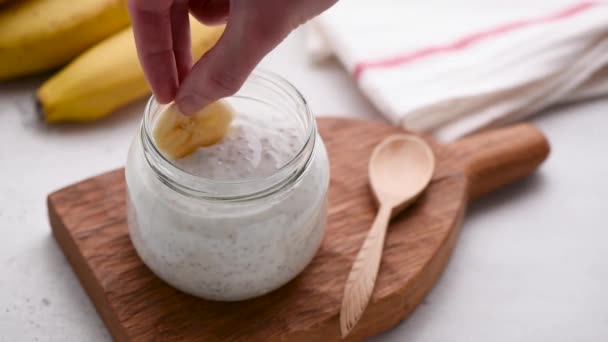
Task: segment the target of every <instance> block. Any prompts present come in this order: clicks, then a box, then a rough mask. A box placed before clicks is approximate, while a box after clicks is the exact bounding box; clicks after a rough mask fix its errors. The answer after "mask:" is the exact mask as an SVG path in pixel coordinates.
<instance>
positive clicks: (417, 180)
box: [369, 134, 435, 215]
mask: <svg viewBox="0 0 608 342" xmlns="http://www.w3.org/2000/svg"><path fill="white" fill-rule="evenodd" d="M434 170H435V156H434V154H433V150H432V149H431V148H430V146H429V145H428V144H427V143H426V142H425V141H424V140H422V139H421V138H419V137H417V136H414V135H408V134H400V135H393V136H390V137H388V138H386V139H384V140H383V141H382V142H381V143H380V144H379V145H378V146H376V148H375V149H374V152H373V153H372V156H371V158H370V161H369V179H370V184H371V187H372V191H373V193H374V196H375V197H376V200H377V201H378V203H379V205H380V206H382V205H387V206H389V207H391V208H392V209H393V210H392V211H393V215H396V214H398V213H399V212H400V211H402V210H403V209H405V208H406V207H407V205H408V204H410V203H411V202H413V201H414V200H415V199H416V198H417V197H418V196H419V195H420V194H421V193H422V191H423V190H424V189H425V188H426V187H427V186H428V185H429V182H430V181H431V178H432V176H433V171H434Z"/></svg>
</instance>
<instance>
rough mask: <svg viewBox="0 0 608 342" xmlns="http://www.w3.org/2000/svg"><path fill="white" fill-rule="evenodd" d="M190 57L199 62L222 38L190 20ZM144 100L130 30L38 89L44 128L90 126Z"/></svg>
mask: <svg viewBox="0 0 608 342" xmlns="http://www.w3.org/2000/svg"><path fill="white" fill-rule="evenodd" d="M190 22H191V24H190V30H191V35H192V54H193V56H194V57H195V58H199V57H200V56H202V55H203V54H204V53H205V52H206V51H208V50H209V49H210V48H211V47H212V46H213V45H215V43H216V42H217V40H218V39H219V37H220V36H221V35H222V33H223V30H224V27H223V26H212V27H211V26H205V25H203V24H200V23H199V22H197V21H196V20H195V19H192V18H191V20H190ZM149 94H150V90H149V87H148V85H147V83H146V80H145V77H144V74H143V71H142V69H141V66H140V64H139V60H138V58H137V51H136V48H135V41H134V38H133V32H132V29H131V28H128V29H125V30H124V31H122V32H119V33H117V34H116V35H114V36H112V37H110V38H107V39H106V40H104V41H102V42H101V43H99V44H97V45H95V46H94V47H92V48H91V49H89V50H87V51H86V52H85V53H83V54H82V55H81V56H79V57H78V58H76V59H75V60H74V61H73V62H72V63H70V64H69V65H67V66H66V67H65V68H64V69H63V70H61V71H60V72H59V73H58V74H56V75H55V76H53V77H52V78H51V79H49V80H48V81H47V82H45V83H44V84H43V85H42V86H41V87H40V88H39V89H38V102H39V104H40V107H41V109H42V114H43V116H44V118H45V119H46V121H47V122H66V121H77V122H82V121H92V120H96V119H99V118H102V117H105V116H107V115H108V114H110V113H112V112H113V111H115V110H116V109H118V108H120V107H122V106H124V105H126V104H128V103H130V102H132V101H134V100H137V99H140V98H142V97H145V96H147V95H149Z"/></svg>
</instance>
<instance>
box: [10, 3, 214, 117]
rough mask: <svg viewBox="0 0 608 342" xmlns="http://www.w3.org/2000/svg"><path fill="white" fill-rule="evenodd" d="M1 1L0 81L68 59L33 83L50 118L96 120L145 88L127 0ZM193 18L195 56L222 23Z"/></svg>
mask: <svg viewBox="0 0 608 342" xmlns="http://www.w3.org/2000/svg"><path fill="white" fill-rule="evenodd" d="M4 1H8V3H7V4H5V5H1V6H0V81H2V80H8V79H12V78H16V77H21V76H25V75H30V74H34V73H38V72H42V71H48V70H52V69H55V68H57V67H60V66H64V65H65V66H64V67H63V69H61V70H59V72H57V73H56V74H55V75H53V76H52V77H51V78H50V79H49V80H47V81H46V82H44V83H43V84H42V86H41V87H40V88H39V89H38V91H37V99H38V103H39V108H40V109H41V112H42V115H43V117H44V118H45V120H46V121H47V122H66V121H78V122H82V121H92V120H96V119H99V118H102V117H104V116H107V115H108V114H110V113H112V112H113V111H114V110H116V109H117V108H119V107H122V106H124V105H126V104H128V103H130V102H132V101H134V100H137V99H140V98H142V97H145V96H147V95H149V94H150V89H149V87H148V85H147V83H146V80H145V78H144V74H143V71H142V69H141V67H140V65H139V60H138V58H137V51H136V49H135V42H134V39H133V32H132V29H131V27H130V22H129V16H128V12H127V8H126V1H127V0H78V1H67V0H12V1H11V0H4ZM2 2H3V0H0V4H1V3H2ZM190 22H191V24H190V30H191V35H192V53H193V56H194V57H195V58H198V57H200V56H202V55H203V53H205V52H206V51H207V50H209V49H210V48H211V47H212V46H213V45H214V44H215V42H216V41H217V40H218V39H219V37H220V36H221V34H222V33H223V29H224V28H223V26H214V27H209V26H205V25H202V24H200V23H198V22H197V21H196V20H195V19H193V18H191V20H190ZM66 63H67V65H66Z"/></svg>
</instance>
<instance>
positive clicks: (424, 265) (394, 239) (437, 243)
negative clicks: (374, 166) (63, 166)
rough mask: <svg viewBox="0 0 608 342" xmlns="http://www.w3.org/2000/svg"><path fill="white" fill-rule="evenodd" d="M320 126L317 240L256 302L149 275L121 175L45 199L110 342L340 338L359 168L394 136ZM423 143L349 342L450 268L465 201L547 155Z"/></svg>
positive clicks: (355, 230)
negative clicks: (429, 154)
mask: <svg viewBox="0 0 608 342" xmlns="http://www.w3.org/2000/svg"><path fill="white" fill-rule="evenodd" d="M318 125H319V129H320V132H321V135H322V136H323V138H324V140H325V143H326V145H327V148H328V151H329V154H330V159H331V181H330V194H329V196H330V197H329V201H330V209H329V213H328V215H329V216H328V227H327V232H326V236H325V239H324V241H323V244H322V246H321V248H320V250H319V252H318V253H317V255H316V257H315V259H314V260H313V261H312V263H311V264H310V265H309V267H308V268H306V270H305V271H304V272H303V273H302V274H301V275H300V276H298V277H297V278H296V279H294V280H293V281H291V282H290V283H288V284H287V285H285V286H284V287H282V288H281V289H279V290H277V291H274V292H272V293H270V294H268V295H265V296H263V297H260V298H257V299H253V300H249V301H244V302H237V303H219V302H210V301H205V300H201V299H197V298H195V297H192V296H189V295H186V294H184V293H181V292H179V291H178V290H175V289H173V288H171V287H170V286H168V285H166V284H165V283H163V282H162V281H161V280H160V279H158V278H157V277H155V276H154V275H153V274H152V272H151V271H149V270H148V269H147V268H146V266H144V264H143V263H142V262H141V261H140V259H139V258H138V256H137V255H136V253H135V251H134V249H133V247H132V245H131V242H130V240H129V237H128V233H127V224H126V213H125V183H124V173H123V170H117V171H113V172H109V173H106V174H103V175H100V176H98V177H95V178H91V179H88V180H85V181H83V182H81V183H78V184H75V185H72V186H69V187H67V188H64V189H62V190H59V191H57V192H55V193H53V194H51V195H49V198H48V207H49V218H50V222H51V225H52V228H53V233H54V235H55V237H56V239H57V241H58V242H59V245H60V246H61V248H62V249H63V251H64V253H65V254H66V256H67V258H68V260H69V261H70V263H71V264H72V266H73V268H74V270H75V272H76V274H77V275H78V277H79V278H80V280H81V282H82V284H83V286H84V288H85V289H86V291H87V293H88V294H89V296H90V297H91V298H92V300H93V302H94V303H95V305H96V307H97V310H98V312H99V314H100V315H101V317H102V318H103V320H104V322H105V323H106V325H107V327H108V329H109V330H110V332H111V334H112V336H113V337H114V338H115V339H116V340H117V341H146V342H148V341H296V342H298V341H305V342H310V341H337V340H340V328H339V323H338V316H339V311H340V305H341V300H342V294H343V290H344V284H345V281H346V277H347V275H348V273H349V271H350V269H351V266H352V262H353V260H354V258H355V255H356V254H357V252H358V250H359V247H360V246H361V243H362V242H363V240H364V238H365V236H366V234H367V232H368V229H369V227H370V226H371V224H372V221H373V219H374V216H375V213H376V210H377V209H376V207H375V203H374V201H373V199H372V198H373V197H372V195H371V193H370V190H369V187H368V180H367V161H368V158H369V156H370V154H371V151H372V149H373V148H374V146H375V145H376V144H378V143H379V142H380V141H381V140H382V139H383V138H384V137H386V136H387V135H389V134H393V133H398V132H401V131H400V130H399V129H397V128H395V127H390V126H388V125H385V124H382V123H374V122H368V121H359V120H347V119H331V118H323V119H319V120H318ZM429 142H430V143H431V145H432V147H433V150H434V152H435V155H436V157H437V169H436V172H435V175H434V177H433V180H432V182H431V185H430V186H429V188H428V189H427V190H426V192H425V193H423V194H422V196H421V197H420V198H419V200H418V201H417V202H416V203H415V204H414V205H413V206H412V207H411V208H409V209H408V210H407V211H406V212H405V213H404V214H403V215H400V216H398V217H396V218H395V219H394V220H393V221H392V224H391V227H390V228H389V230H388V232H387V236H386V243H385V249H384V255H383V259H382V263H381V265H380V271H379V273H378V278H377V283H376V287H375V289H374V293H373V297H372V300H371V302H370V304H369V306H368V308H367V310H366V311H365V313H364V315H363V317H362V318H361V320H360V322H359V324H358V325H357V326H356V327H355V329H354V331H353V332H352V334H351V335H349V336H348V338H347V340H348V341H360V340H362V339H364V338H366V337H369V336H372V335H375V334H378V333H380V332H382V331H384V330H386V329H388V328H390V327H392V326H394V325H395V324H397V323H399V322H400V321H401V320H402V319H404V318H405V317H406V316H407V315H408V314H409V313H411V312H412V311H413V310H414V308H415V307H416V305H417V304H418V303H420V301H421V300H422V299H423V297H424V296H425V295H426V294H427V293H428V292H429V291H430V289H431V288H432V286H433V284H434V283H435V282H436V280H437V279H438V277H439V276H440V274H441V272H442V270H443V269H444V267H445V265H446V263H447V262H448V259H449V255H450V253H451V251H452V248H453V247H454V244H455V241H456V236H457V233H458V230H459V226H460V222H461V220H462V217H463V214H464V211H465V208H466V205H467V202H468V200H469V199H470V198H474V197H477V196H480V195H482V194H484V193H488V192H491V191H493V190H495V189H496V188H498V187H499V186H502V185H505V184H508V183H510V182H512V181H515V180H517V179H519V178H521V177H523V176H525V175H527V174H529V173H530V172H532V171H533V170H534V169H535V168H536V167H537V166H538V165H539V164H540V163H541V162H542V161H543V160H544V159H545V158H546V157H547V155H548V152H549V147H548V143H547V141H546V139H545V138H544V137H543V135H542V134H541V133H540V132H539V131H537V130H536V129H535V128H533V127H532V126H529V125H518V126H512V127H508V128H505V129H500V130H496V131H491V132H488V133H485V134H483V135H480V136H472V137H469V138H466V139H465V140H463V141H461V142H458V143H456V144H454V145H450V146H442V145H439V144H437V143H435V142H433V141H431V140H429ZM404 251H406V252H404Z"/></svg>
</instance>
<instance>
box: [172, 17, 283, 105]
mask: <svg viewBox="0 0 608 342" xmlns="http://www.w3.org/2000/svg"><path fill="white" fill-rule="evenodd" d="M252 11H253V9H250V8H245V7H243V8H239V9H236V8H235V9H231V12H230V14H229V18H228V24H227V26H226V30H225V32H224V34H223V35H222V37H221V38H220V40H219V41H218V42H217V44H216V45H215V46H214V47H213V48H212V49H211V50H210V51H208V52H207V53H206V54H205V55H204V56H203V57H202V58H201V59H200V60H199V61H198V62H197V63H196V64H195V65H194V66H193V67H192V69H191V70H190V73H189V74H188V76H187V77H186V79H185V80H184V81H183V82H182V83H181V85H180V88H179V90H178V93H177V96H176V100H175V101H176V103H177V105H178V107H179V109H180V111H182V113H184V114H192V113H194V112H196V111H198V110H199V109H201V108H202V107H204V106H206V105H207V104H209V103H211V102H213V101H215V100H217V99H220V98H223V97H226V96H230V95H232V94H234V93H236V92H237V91H238V90H239V89H240V87H241V86H242V85H243V83H244V82H245V80H246V79H247V77H248V76H249V74H250V73H251V71H252V70H253V69H254V68H255V66H256V65H257V64H258V63H259V62H260V61H261V60H262V58H263V57H264V56H265V55H266V54H267V53H268V52H270V50H272V49H273V48H274V47H275V46H276V45H277V44H279V43H280V42H281V40H282V39H283V38H284V37H285V36H286V35H287V34H288V33H289V26H288V25H285V23H284V22H282V21H280V20H267V19H269V17H266V14H265V15H264V17H261V16H258V15H254V14H253V12H252ZM267 13H268V12H267ZM270 14H271V13H268V15H269V16H270Z"/></svg>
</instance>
